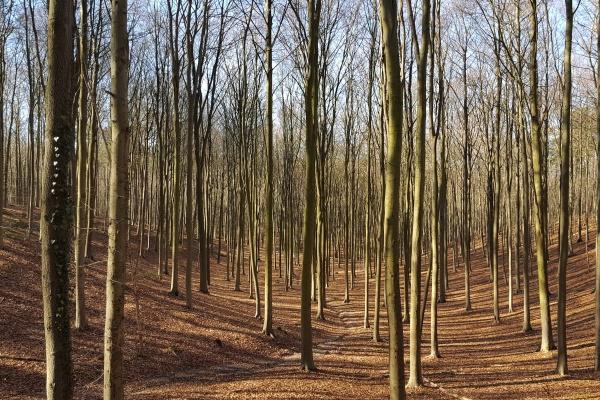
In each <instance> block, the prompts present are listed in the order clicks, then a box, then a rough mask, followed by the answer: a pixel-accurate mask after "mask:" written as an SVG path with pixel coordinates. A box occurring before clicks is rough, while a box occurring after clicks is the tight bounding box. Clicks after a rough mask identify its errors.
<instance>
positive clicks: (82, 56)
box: [73, 0, 89, 329]
mask: <svg viewBox="0 0 600 400" xmlns="http://www.w3.org/2000/svg"><path fill="white" fill-rule="evenodd" d="M87 9H88V5H87V0H81V7H80V12H81V16H80V22H79V24H80V28H79V29H80V32H79V124H78V126H77V206H76V213H75V214H76V218H75V224H76V225H75V241H74V243H73V248H74V250H75V257H74V260H75V287H76V288H75V328H77V329H86V328H87V318H86V311H85V280H84V278H85V275H84V268H83V265H82V264H83V253H84V247H83V246H84V245H85V242H84V238H85V237H84V227H85V226H86V225H87V223H86V221H85V218H86V207H87V203H86V191H87V188H86V183H87V181H86V178H87V174H86V163H87V162H88V159H87V158H88V157H87V144H86V136H87V118H88V85H89V81H88V77H87V59H88V38H87V35H88V10H87Z"/></svg>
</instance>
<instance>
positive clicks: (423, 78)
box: [407, 0, 431, 387]
mask: <svg viewBox="0 0 600 400" xmlns="http://www.w3.org/2000/svg"><path fill="white" fill-rule="evenodd" d="M408 5H409V7H408V11H409V16H410V24H411V31H412V38H413V39H412V40H413V48H414V49H415V54H416V55H417V117H416V118H417V121H416V124H417V125H416V131H415V159H414V162H415V164H414V168H415V178H414V187H413V190H414V192H413V214H412V215H413V221H412V232H411V268H410V274H411V278H410V279H411V282H410V283H411V285H410V375H409V379H408V383H407V386H408V387H418V386H421V385H422V383H423V376H422V370H421V329H420V326H421V324H420V318H419V307H420V304H421V248H422V246H421V245H422V243H421V236H422V233H423V208H424V207H423V203H424V192H425V129H426V118H427V100H426V92H427V57H428V55H429V43H430V40H431V37H430V35H431V32H430V26H429V25H430V19H431V15H430V1H429V0H423V2H422V11H421V12H422V15H421V39H420V41H419V39H418V38H417V28H416V25H415V18H414V12H413V7H412V3H411V1H410V0H409V1H408Z"/></svg>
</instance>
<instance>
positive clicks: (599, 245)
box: [594, 4, 600, 371]
mask: <svg viewBox="0 0 600 400" xmlns="http://www.w3.org/2000/svg"><path fill="white" fill-rule="evenodd" d="M596 51H597V52H596V54H597V55H598V57H599V58H600V4H599V5H598V9H597V15H596ZM596 65H597V67H596V94H597V96H596V136H597V141H596V143H597V149H596V157H598V155H600V79H598V77H600V62H598V63H596ZM598 188H600V163H597V165H596V190H597V191H598V190H600V189H598ZM596 196H597V197H596V226H598V225H599V224H600V196H599V195H598V193H597V194H596ZM594 288H595V292H596V307H595V309H596V314H595V318H594V319H595V337H596V351H595V354H594V370H596V371H600V235H599V234H598V232H596V283H595V286H594Z"/></svg>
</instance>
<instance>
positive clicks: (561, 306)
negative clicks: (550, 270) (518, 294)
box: [557, 0, 583, 376]
mask: <svg viewBox="0 0 600 400" xmlns="http://www.w3.org/2000/svg"><path fill="white" fill-rule="evenodd" d="M565 11H566V13H565V14H566V20H565V51H564V68H563V74H564V76H563V82H562V106H561V112H560V115H561V125H560V232H559V237H560V246H559V248H560V255H559V263H558V329H557V333H558V361H557V370H558V373H559V375H561V376H564V375H566V374H567V372H568V367H567V309H566V308H567V257H568V255H569V254H568V251H569V231H568V229H569V225H570V224H569V161H570V158H571V157H570V156H571V143H570V142H571V138H570V135H571V92H572V78H571V48H572V38H573V1H572V0H565ZM580 140H583V138H580Z"/></svg>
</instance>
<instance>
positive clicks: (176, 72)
mask: <svg viewBox="0 0 600 400" xmlns="http://www.w3.org/2000/svg"><path fill="white" fill-rule="evenodd" d="M167 4H168V9H169V52H170V56H171V81H172V82H171V83H172V86H173V119H174V121H173V125H174V128H175V129H174V134H175V137H174V141H175V150H174V154H173V162H174V166H173V210H172V212H171V235H172V237H171V290H170V291H169V293H170V294H171V295H173V296H178V295H179V258H178V257H179V199H180V196H181V171H180V170H181V160H180V158H181V154H180V153H181V120H180V109H179V84H180V69H181V68H180V64H181V62H180V58H179V19H180V10H181V1H180V0H177V1H176V4H175V6H176V9H175V14H173V7H172V5H171V2H167Z"/></svg>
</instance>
